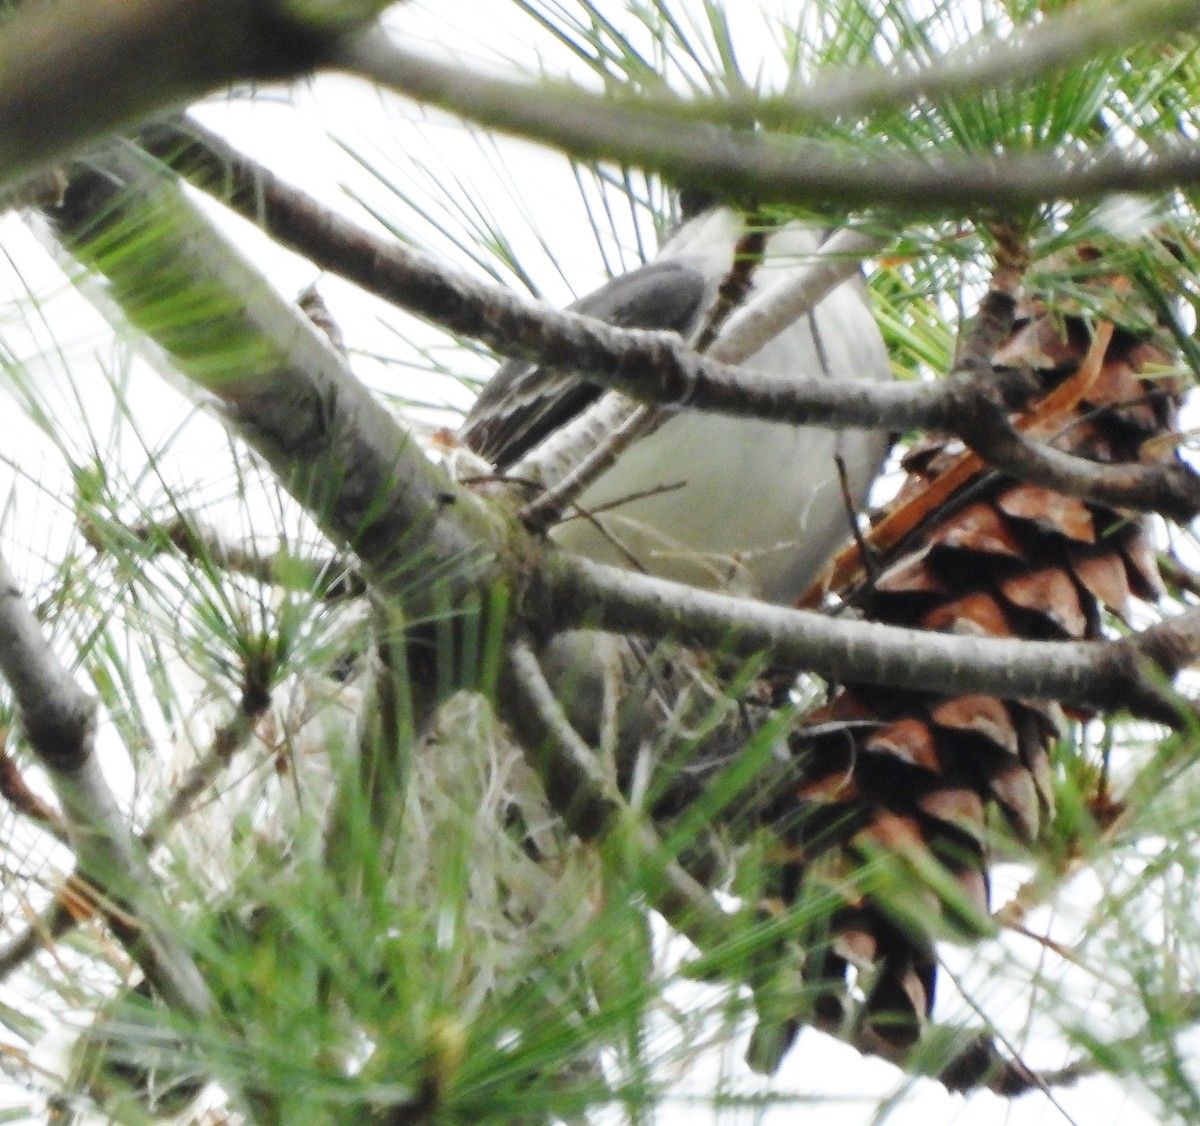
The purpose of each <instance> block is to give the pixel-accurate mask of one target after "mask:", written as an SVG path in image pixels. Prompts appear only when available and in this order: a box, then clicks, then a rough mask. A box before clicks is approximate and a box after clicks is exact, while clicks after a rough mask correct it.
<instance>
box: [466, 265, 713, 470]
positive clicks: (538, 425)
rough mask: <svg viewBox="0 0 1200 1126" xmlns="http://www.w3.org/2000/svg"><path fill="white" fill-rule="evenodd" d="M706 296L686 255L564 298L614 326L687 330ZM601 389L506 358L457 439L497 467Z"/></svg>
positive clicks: (708, 289) (707, 289)
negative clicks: (579, 295)
mask: <svg viewBox="0 0 1200 1126" xmlns="http://www.w3.org/2000/svg"><path fill="white" fill-rule="evenodd" d="M711 298H712V286H711V282H710V281H709V280H708V279H706V278H705V276H704V274H703V273H702V272H701V271H700V270H698V269H696V268H695V267H693V266H691V265H689V264H688V263H687V262H683V261H679V260H674V259H666V260H659V261H654V262H650V263H648V264H647V265H645V266H641V267H639V268H638V269H636V270H633V271H632V272H631V273H628V274H623V275H621V276H620V277H617V278H613V279H612V280H611V281H609V282H606V283H605V284H604V285H602V286H601V287H600V288H599V289H597V290H596V291H595V292H594V293H589V294H588V295H587V296H586V297H583V298H581V299H580V300H579V301H576V302H575V303H574V304H573V305H571V306H569V308H570V310H571V311H572V312H575V313H583V314H584V315H586V316H589V317H595V318H596V319H598V320H601V321H606V322H607V323H609V324H611V325H617V326H618V327H620V328H643V329H661V330H666V331H671V332H678V333H679V334H680V335H682V336H685V337H686V336H687V335H689V334H690V333H691V332H692V331H693V330H694V329H695V327H696V326H697V324H698V323H699V320H700V316H701V314H702V313H703V312H704V309H705V306H706V305H707V304H708V302H709V301H710V300H711ZM603 392H604V388H603V387H602V386H601V385H600V384H597V383H590V382H588V381H587V380H584V379H579V378H577V377H574V376H572V375H571V374H570V372H569V371H567V372H564V373H563V374H561V375H548V374H547V373H546V371H545V369H544V368H542V367H541V366H539V365H538V364H531V363H529V362H528V361H526V360H508V361H507V362H506V363H504V364H502V365H501V366H500V368H499V369H498V370H497V371H496V374H495V375H493V376H492V378H491V379H490V380H489V381H488V382H487V384H486V385H485V386H484V388H483V391H482V392H480V395H479V398H478V399H477V400H476V401H475V405H474V406H473V407H472V408H471V412H470V413H469V414H468V415H467V417H466V421H465V422H464V423H463V429H462V432H461V436H462V439H463V441H465V442H466V444H467V445H468V446H470V447H471V449H473V450H474V451H475V452H476V453H478V454H480V455H481V456H482V457H486V458H487V459H488V460H489V461H491V462H492V463H493V464H494V465H495V466H496V467H497V468H498V469H505V468H507V467H508V466H510V465H512V464H513V463H514V462H516V461H518V460H520V458H522V457H524V455H525V454H527V453H528V452H529V451H530V450H532V449H533V448H534V447H536V446H537V445H538V444H539V443H540V442H541V441H542V440H543V439H544V438H546V437H547V436H548V435H549V434H550V433H552V432H553V431H554V430H557V429H558V428H559V427H560V426H562V425H564V424H565V423H567V422H569V421H570V420H571V419H572V418H574V417H575V416H576V415H578V414H580V413H582V412H583V411H584V410H585V409H586V408H587V407H588V406H590V405H591V404H592V403H593V402H595V400H596V399H598V398H599V397H600V395H601V394H602V393H603Z"/></svg>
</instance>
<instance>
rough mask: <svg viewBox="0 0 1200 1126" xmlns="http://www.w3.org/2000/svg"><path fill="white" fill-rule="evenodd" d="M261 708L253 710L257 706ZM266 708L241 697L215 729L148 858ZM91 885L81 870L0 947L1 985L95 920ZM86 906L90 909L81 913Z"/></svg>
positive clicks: (167, 807)
mask: <svg viewBox="0 0 1200 1126" xmlns="http://www.w3.org/2000/svg"><path fill="white" fill-rule="evenodd" d="M256 701H257V702H258V703H261V705H262V706H261V708H258V709H257V710H256V709H255V707H254V705H255V702H256ZM265 708H266V702H263V700H262V698H261V697H260V696H256V695H255V693H253V692H243V696H242V702H241V706H240V707H239V708H238V710H237V711H236V712H235V713H234V715H233V716H232V717H231V718H230V719H229V721H228V722H227V723H224V724H222V725H221V726H220V727H218V728H217V730H216V732H215V733H214V735H213V741H212V744H211V746H210V747H209V750H208V753H207V754H205V756H204V757H203V758H202V759H201V760H200V761H199V762H197V763H196V764H195V766H194V767H193V768H192V769H191V770H190V771H189V772H188V773H187V775H186V776H185V777H184V779H183V780H182V781H181V782H180V784H179V786H178V787H177V788H176V789H175V791H174V792H173V793H172V794H171V795H170V797H169V798H168V799H167V801H166V802H165V803H164V805H163V807H162V808H161V809H160V810H159V811H158V812H157V813H155V814H154V816H153V817H151V818H150V822H149V824H148V825H147V827H146V829H145V831H144V832H143V833H142V834H141V836H140V837H139V838H138V843H139V844H140V845H141V847H142V848H144V849H145V850H146V851H147V852H148V853H149V852H153V851H154V849H156V848H157V847H158V845H159V844H160V843H161V841H162V838H163V836H164V835H165V834H166V832H167V831H168V830H169V829H170V828H171V827H172V826H173V825H175V824H176V823H177V822H178V821H180V820H181V819H182V818H183V817H186V816H187V814H188V813H189V811H190V810H191V809H192V807H193V806H194V805H195V803H196V801H197V799H198V798H199V797H200V795H201V794H203V793H204V791H205V790H206V789H207V788H208V787H209V786H210V785H211V784H212V783H213V782H214V781H215V780H216V779H217V777H218V775H219V774H220V773H221V771H222V770H224V769H225V767H226V766H228V765H229V762H230V761H231V760H232V759H233V757H234V756H235V755H236V754H237V753H238V752H239V751H241V750H243V749H244V748H245V747H246V745H247V744H248V743H249V741H250V739H251V738H252V736H253V734H254V723H255V721H256V719H257V718H258V716H259V715H260V714H261V712H262V711H264V710H265ZM86 887H87V883H86V880H85V879H84V878H83V876H82V874H81V873H80V871H79V869H76V870H75V871H74V872H72V873H71V874H70V875H69V876H68V877H67V879H66V882H65V884H64V891H63V892H60V893H59V894H58V895H57V896H56V897H55V898H54V900H53V901H52V902H51V903H50V904H49V906H48V907H46V908H45V909H44V910H43V911H42V912H41V914H39V915H38V916H37V917H36V918H35V919H34V920H33V921H32V922H31V923H30V924H29V926H28V927H26V929H25V930H24V931H22V933H21V934H19V935H17V936H16V937H15V938H13V939H11V940H10V941H9V942H8V943H6V944H5V945H4V946H3V947H0V982H3V981H6V980H7V979H8V977H9V975H10V974H12V973H13V972H14V971H15V970H17V969H19V968H20V967H21V966H22V965H24V964H25V963H26V962H27V961H28V960H29V959H30V958H32V957H34V956H35V955H36V954H37V953H38V952H39V951H41V950H43V949H45V948H47V947H48V946H50V945H51V944H52V943H53V942H54V941H55V940H56V939H59V938H61V937H62V936H63V935H64V934H66V933H67V932H68V931H70V930H72V929H73V928H74V927H76V926H78V925H79V924H80V923H82V922H83V921H84V920H86V919H88V918H90V917H91V914H92V908H91V906H90V905H91V904H93V903H94V902H95V897H94V896H93V895H91V894H90V893H85V894H83V895H80V894H79V892H78V889H80V888H86ZM82 903H86V904H88V907H87V908H86V909H83V910H80V909H79V906H80V905H81V904H82Z"/></svg>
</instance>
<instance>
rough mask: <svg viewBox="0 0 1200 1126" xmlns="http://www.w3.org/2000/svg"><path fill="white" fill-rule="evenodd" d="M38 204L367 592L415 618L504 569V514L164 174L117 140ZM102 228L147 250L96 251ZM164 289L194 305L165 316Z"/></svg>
mask: <svg viewBox="0 0 1200 1126" xmlns="http://www.w3.org/2000/svg"><path fill="white" fill-rule="evenodd" d="M46 213H47V215H48V217H49V218H50V220H51V222H52V223H53V225H54V227H55V229H56V231H57V233H58V234H59V236H60V237H61V238H62V239H63V241H64V242H65V243H66V244H67V246H68V249H69V250H70V251H71V252H72V253H73V254H75V255H76V256H77V257H79V258H80V259H81V260H82V261H84V262H86V263H88V264H90V265H93V266H95V267H96V268H97V269H99V270H100V272H101V273H103V274H105V275H106V276H107V278H108V280H109V284H110V290H111V292H112V294H113V296H114V297H115V298H116V300H117V302H118V303H119V304H120V306H121V309H122V311H123V313H124V314H125V315H126V316H127V317H128V318H129V319H130V320H131V321H133V322H134V324H135V325H138V326H139V327H140V328H142V329H143V330H144V331H145V332H146V333H147V335H148V336H150V337H151V339H153V340H154V341H155V342H156V343H157V344H159V345H160V346H161V347H162V348H163V349H164V350H165V351H166V352H167V353H168V354H169V355H170V356H171V357H172V359H173V361H174V362H175V363H176V364H177V365H178V367H179V369H180V370H181V371H182V372H183V373H184V374H185V375H187V376H189V377H190V378H191V379H192V380H194V381H195V383H196V384H197V385H199V386H200V387H202V388H203V389H204V390H205V391H207V392H210V393H211V394H212V395H213V396H215V397H216V399H217V401H218V402H219V403H220V405H221V406H222V408H223V410H224V414H225V419H226V421H227V422H228V423H229V424H230V425H231V427H232V428H233V429H234V430H236V431H237V432H238V433H239V434H241V436H242V437H243V438H244V439H245V440H246V441H247V443H248V444H249V445H250V446H251V447H252V448H253V449H255V450H256V451H257V452H258V453H259V454H260V455H261V456H262V457H263V458H264V459H265V461H266V462H267V464H268V465H269V466H270V467H271V469H272V471H273V472H274V474H275V475H276V477H277V479H278V480H279V481H280V482H281V483H282V484H283V486H284V488H286V489H287V490H288V491H289V492H290V493H291V494H292V496H294V497H295V498H296V499H297V500H298V501H299V502H300V503H301V504H302V505H303V506H304V507H305V508H306V509H308V511H309V512H310V513H311V514H312V516H313V518H314V519H315V520H316V522H317V523H318V525H319V526H320V527H321V528H322V530H323V531H324V532H325V534H326V535H328V536H329V537H330V538H331V539H332V540H333V541H334V542H335V543H339V544H346V545H349V546H350V547H351V548H352V549H353V550H354V551H355V552H356V553H357V555H358V556H359V558H360V559H361V560H362V562H363V570H364V575H365V577H366V578H367V579H368V581H369V582H371V583H372V584H373V585H374V586H375V589H377V590H379V591H381V592H383V593H385V594H391V595H397V596H401V597H403V598H404V599H406V601H407V603H408V605H409V607H410V610H411V612H412V613H413V614H414V615H416V616H417V617H419V616H420V615H421V614H423V613H437V612H439V611H438V609H437V607H439V606H440V607H442V608H443V612H444V607H445V606H455V605H459V604H461V602H462V601H463V599H464V598H465V597H466V596H467V595H468V594H469V593H470V592H472V591H475V590H478V589H479V588H481V587H484V586H487V585H488V584H489V583H490V582H491V581H493V580H494V579H496V578H499V577H500V574H501V567H500V563H499V559H498V553H499V551H500V548H501V545H502V544H503V542H504V537H505V535H506V533H505V531H504V528H505V520H504V517H503V516H502V515H501V514H499V513H497V512H495V511H494V510H493V509H492V508H491V506H489V505H486V504H485V503H484V502H483V501H481V500H479V499H477V498H475V497H474V496H472V495H471V494H470V493H469V492H467V491H466V490H463V489H459V488H457V487H456V486H455V485H454V484H453V483H452V482H451V481H450V480H449V479H448V478H447V477H446V475H445V473H444V472H442V471H441V470H440V469H439V468H438V467H436V466H434V465H432V464H431V463H430V461H429V459H428V458H427V457H426V456H425V454H424V452H423V451H422V450H421V449H420V448H419V446H418V444H417V442H416V441H415V439H414V438H413V437H412V435H411V434H409V433H408V432H407V431H406V430H404V429H403V428H401V427H400V426H399V424H398V423H397V422H396V420H395V419H394V418H393V417H392V415H391V414H390V413H389V412H388V411H387V410H386V409H385V408H384V407H383V406H382V405H381V404H380V403H379V402H378V401H377V400H376V399H375V398H374V396H372V395H371V393H370V392H369V391H368V390H367V389H366V388H365V387H364V386H363V385H362V384H361V383H360V382H359V381H358V380H357V379H355V378H354V377H353V375H352V374H351V373H350V372H349V370H348V369H347V367H346V365H345V362H344V360H343V358H342V357H341V356H340V355H338V353H337V352H336V351H335V350H334V349H333V348H332V347H331V346H330V344H329V342H328V340H327V339H326V338H325V337H324V336H323V335H322V334H321V333H320V332H319V331H318V330H317V329H315V328H314V327H313V325H312V323H311V322H310V321H309V320H308V318H307V317H305V316H304V315H303V313H301V312H300V311H299V310H297V309H296V308H295V307H294V306H293V305H292V304H290V303H289V302H287V301H285V300H283V299H282V298H281V297H279V296H278V295H277V294H276V293H275V292H274V291H273V290H272V289H271V288H270V286H269V285H268V284H267V282H266V281H265V280H264V279H263V278H262V276H261V275H260V274H259V273H258V272H257V271H255V270H254V269H253V268H252V267H251V266H250V265H249V264H248V263H247V262H246V261H245V259H244V258H243V257H242V256H241V255H240V254H239V253H238V252H237V251H236V250H235V249H234V248H233V247H232V246H231V245H230V244H229V242H228V241H227V240H226V239H224V238H223V237H222V236H221V235H220V234H219V232H217V231H216V230H215V229H214V228H213V226H212V224H211V223H210V222H209V221H208V220H207V219H206V218H205V217H204V216H203V215H202V214H200V212H199V211H198V210H197V208H196V207H195V205H194V204H192V203H191V202H190V201H189V200H188V199H187V197H186V196H185V195H184V194H183V192H182V191H181V190H180V188H179V186H178V184H177V183H176V182H175V179H174V177H173V176H171V175H170V174H169V173H167V172H165V171H164V170H163V169H162V168H161V167H160V166H157V165H154V164H153V163H152V162H150V161H149V159H148V158H146V157H144V156H141V155H140V154H138V153H137V152H136V151H132V150H130V149H129V148H128V146H126V147H119V146H118V147H114V148H111V149H109V150H107V151H106V152H105V153H104V154H100V155H98V156H97V157H96V158H95V159H94V160H92V161H91V162H89V164H88V166H87V167H83V166H79V167H76V168H73V169H72V170H71V176H70V184H69V186H68V188H67V191H66V193H65V196H64V199H63V203H62V206H60V207H58V208H53V209H48V210H47V212H46ZM114 234H115V235H117V236H118V237H119V238H120V239H122V240H126V245H128V242H129V240H133V241H134V244H135V245H142V246H144V247H149V248H150V249H149V251H148V252H147V253H142V254H138V255H133V254H121V255H107V254H106V253H105V246H106V242H107V240H109V239H111V238H112V237H113V236H114ZM164 293H170V294H173V295H174V296H175V299H176V300H177V301H178V302H179V303H180V304H181V305H182V306H183V307H184V308H186V309H189V311H190V310H192V309H200V310H203V315H202V316H195V315H188V316H185V317H182V318H181V317H167V318H164V317H163V316H162V310H161V305H160V302H161V299H162V295H163V294H164ZM189 302H190V303H191V305H190V306H189ZM434 588H443V589H442V590H441V592H440V593H438V594H437V595H435V594H434Z"/></svg>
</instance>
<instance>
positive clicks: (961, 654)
mask: <svg viewBox="0 0 1200 1126" xmlns="http://www.w3.org/2000/svg"><path fill="white" fill-rule="evenodd" d="M529 594H530V598H531V605H530V608H529V611H528V614H529V617H530V620H531V621H535V622H538V623H540V624H541V627H542V628H550V629H571V628H578V627H585V626H586V627H591V628H596V629H604V630H611V631H612V632H614V633H631V634H636V635H639V636H643V637H655V638H661V637H671V638H674V639H676V640H678V641H679V642H680V643H681V644H684V645H688V646H693V647H696V648H701V649H720V650H721V651H722V652H725V653H737V654H740V655H744V656H750V655H753V654H760V653H761V654H765V655H766V656H767V657H768V658H769V659H770V660H771V661H772V662H774V663H777V664H779V665H782V666H785V667H789V668H796V669H808V670H811V671H812V672H815V673H818V674H819V675H821V676H823V677H825V678H826V679H828V680H835V681H839V682H843V681H849V682H854V683H864V684H886V685H891V686H893V687H896V688H913V689H924V690H928V688H929V686H930V685H931V684H947V685H950V684H953V685H954V689H955V692H957V693H967V692H986V693H990V694H992V695H996V696H999V697H1001V698H1004V699H1014V698H1015V699H1022V698H1028V699H1038V700H1048V699H1053V700H1059V701H1060V702H1062V703H1066V704H1078V705H1081V706H1085V707H1091V708H1095V709H1098V710H1101V711H1113V710H1115V709H1119V708H1128V709H1129V710H1131V711H1133V712H1135V713H1136V714H1139V715H1143V716H1147V717H1149V718H1153V719H1156V720H1158V721H1160V722H1164V723H1177V722H1179V717H1180V713H1181V711H1182V712H1188V711H1190V705H1188V704H1187V703H1186V702H1184V701H1181V700H1180V699H1179V698H1178V697H1177V696H1175V695H1173V694H1172V693H1171V692H1170V691H1169V689H1164V688H1163V686H1162V682H1163V680H1164V679H1169V678H1170V677H1172V676H1174V675H1175V674H1176V673H1177V672H1179V671H1180V670H1181V669H1182V668H1184V667H1185V666H1186V664H1187V663H1188V662H1189V660H1191V659H1192V658H1193V657H1194V655H1196V654H1198V653H1200V610H1188V611H1185V612H1184V613H1182V614H1180V615H1179V616H1178V617H1176V618H1174V619H1172V620H1171V621H1170V622H1162V623H1159V624H1158V625H1155V626H1153V627H1152V628H1150V629H1148V630H1146V631H1144V632H1143V633H1142V634H1138V635H1135V636H1134V637H1132V638H1129V639H1127V640H1121V641H1114V642H1054V641H1043V642H1034V641H1018V640H1012V639H997V638H981V637H968V636H962V635H954V634H940V633H929V632H927V631H923V630H914V629H901V628H898V627H895V626H886V625H880V624H878V623H876V622H866V621H845V620H839V621H833V620H831V619H829V618H827V617H824V616H822V615H819V614H813V613H807V612H804V611H800V610H787V609H784V608H781V607H777V606H770V605H767V604H766V603H761V602H754V601H749V600H745V599H738V598H733V597H730V596H728V595H722V594H715V593H712V592H710V591H702V590H697V589H695V588H693V587H688V586H684V585H682V584H680V583H672V582H668V581H666V580H661V579H654V578H649V577H647V576H645V575H639V574H635V573H632V572H628V571H620V570H617V569H616V568H613V567H605V566H603V565H601V564H598V563H592V562H590V561H588V560H586V559H578V558H572V557H568V556H566V555H565V554H558V555H553V556H550V555H548V556H547V558H546V561H545V565H544V567H543V569H542V572H541V573H540V574H538V575H536V576H532V577H531V582H530V591H529Z"/></svg>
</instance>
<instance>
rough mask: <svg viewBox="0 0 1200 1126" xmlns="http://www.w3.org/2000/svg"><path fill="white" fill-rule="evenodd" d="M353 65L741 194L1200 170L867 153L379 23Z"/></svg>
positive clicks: (1146, 180) (1068, 188) (983, 205)
mask: <svg viewBox="0 0 1200 1126" xmlns="http://www.w3.org/2000/svg"><path fill="white" fill-rule="evenodd" d="M334 61H335V64H336V65H337V66H340V67H341V68H342V69H343V70H346V71H348V72H349V73H352V74H357V75H359V76H361V77H364V78H368V79H371V80H372V81H374V82H377V83H378V84H379V85H381V86H384V87H386V88H388V89H391V90H394V91H396V92H397V93H400V94H404V95H406V96H408V97H410V98H413V99H414V100H416V101H418V102H423V103H425V104H428V105H434V106H437V107H439V108H440V109H444V110H447V111H448V112H450V113H453V114H456V115H458V116H460V117H464V118H467V119H470V120H473V121H477V122H479V123H480V124H482V125H484V126H486V127H488V128H490V129H495V130H498V131H501V132H505V133H509V134H511V135H513V136H518V137H524V138H527V139H529V140H533V141H540V142H541V143H543V144H546V145H548V146H550V147H551V148H554V149H557V150H558V151H559V152H563V153H566V154H568V155H569V156H572V157H574V158H576V159H577V160H584V161H588V160H613V161H617V162H620V163H623V164H630V165H633V166H635V167H638V168H644V169H646V170H648V171H652V172H657V173H659V174H660V175H662V176H663V177H664V178H666V179H668V180H670V181H672V182H674V183H681V184H697V185H702V186H705V187H710V188H713V189H715V190H717V191H720V192H721V193H722V194H724V195H726V196H728V197H731V198H736V197H738V196H745V197H748V198H751V199H758V200H770V201H772V202H774V203H795V204H805V205H809V206H813V205H822V204H827V203H828V201H829V200H831V199H836V200H838V201H839V203H840V204H841V205H842V206H843V207H845V208H857V207H876V208H878V207H882V206H891V207H899V208H903V209H905V210H907V211H910V212H911V213H913V214H946V213H957V214H975V213H977V212H978V211H980V210H981V209H982V210H985V211H987V212H988V213H1000V214H1008V213H1019V212H1021V211H1024V210H1026V209H1028V208H1029V207H1032V206H1035V205H1039V204H1043V203H1046V202H1049V201H1053V200H1089V199H1096V198H1099V197H1102V196H1106V195H1110V194H1112V193H1115V192H1137V193H1154V192H1162V191H1167V190H1169V189H1171V188H1176V187H1182V186H1187V185H1191V184H1195V183H1197V181H1200V144H1197V143H1195V142H1189V141H1181V142H1178V143H1174V144H1171V145H1169V146H1164V147H1162V148H1160V149H1159V150H1158V151H1156V152H1153V153H1150V154H1148V155H1146V156H1144V157H1132V156H1126V155H1124V154H1122V153H1120V152H1117V151H1113V150H1109V151H1105V152H1100V153H1088V154H1085V155H1083V156H1077V157H1068V156H1056V155H1051V154H1030V155H1016V154H1010V155H1005V156H1000V157H966V156H963V157H938V156H935V155H932V154H931V155H930V156H929V157H927V158H923V157H902V156H895V155H888V156H886V157H872V158H864V157H862V156H858V155H854V154H850V153H847V151H846V150H845V149H844V148H841V147H838V146H835V145H831V144H825V143H823V142H819V141H808V140H802V139H797V138H795V137H789V136H781V135H779V134H768V133H758V134H751V133H746V132H736V131H734V130H731V129H724V128H720V127H718V126H714V125H710V124H706V123H692V122H689V121H687V120H686V119H685V118H686V114H684V113H680V112H667V111H665V110H662V109H659V110H654V109H646V108H643V106H642V103H640V102H639V103H630V102H622V101H620V100H618V99H615V98H612V97H608V96H605V95H599V94H586V93H583V92H582V91H580V90H578V89H577V88H568V90H567V92H566V94H565V95H564V92H563V91H562V90H561V89H560V88H559V86H555V85H553V84H548V83H542V82H537V83H528V82H517V81H513V80H511V79H505V78H491V77H488V76H486V75H483V74H481V73H480V72H479V71H478V70H468V69H466V68H464V67H458V66H454V65H451V64H446V63H439V62H435V61H433V60H431V59H428V58H424V57H421V56H419V55H416V54H414V53H412V52H410V51H406V50H404V49H402V48H400V47H398V46H396V45H395V44H394V43H393V42H391V41H390V40H389V39H388V38H387V35H386V34H385V33H384V32H383V31H381V30H378V29H372V30H370V31H368V32H366V33H363V34H361V35H357V36H352V37H349V38H347V39H346V40H344V41H343V42H342V43H341V44H340V46H339V50H338V54H337V58H336V59H335V60H334Z"/></svg>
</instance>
